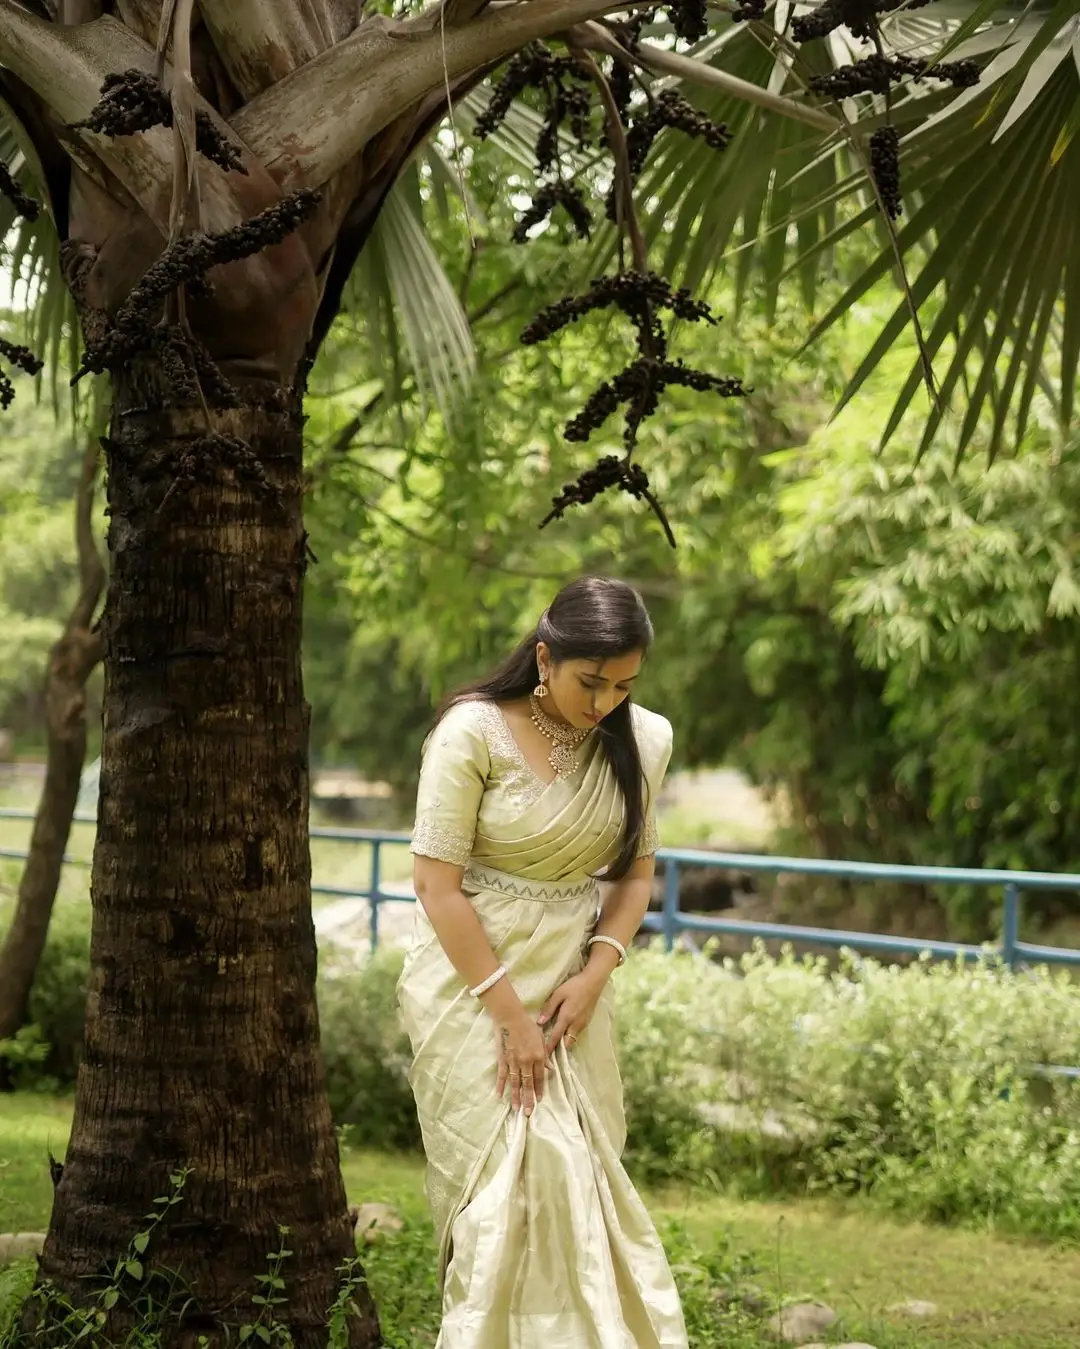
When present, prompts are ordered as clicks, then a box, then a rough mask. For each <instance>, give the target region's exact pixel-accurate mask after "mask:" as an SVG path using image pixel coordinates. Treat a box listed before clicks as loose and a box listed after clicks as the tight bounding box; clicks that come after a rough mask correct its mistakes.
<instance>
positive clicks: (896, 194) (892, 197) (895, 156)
mask: <svg viewBox="0 0 1080 1349" xmlns="http://www.w3.org/2000/svg"><path fill="white" fill-rule="evenodd" d="M870 172H871V173H872V174H873V176H874V182H875V183H876V185H877V190H878V193H879V194H880V196H881V201H882V205H883V206H884V207H885V210H886V212H887V214H888V215H889V217H890V218H891V219H893V220H896V219H897V217H898V216H900V215H901V213H902V212H903V209H904V204H903V202H902V201H901V198H900V133H899V132H898V131H897V129H896V127H894V126H882V127H878V129H877V130H876V131H875V132H874V134H873V135H872V136H871V137H870Z"/></svg>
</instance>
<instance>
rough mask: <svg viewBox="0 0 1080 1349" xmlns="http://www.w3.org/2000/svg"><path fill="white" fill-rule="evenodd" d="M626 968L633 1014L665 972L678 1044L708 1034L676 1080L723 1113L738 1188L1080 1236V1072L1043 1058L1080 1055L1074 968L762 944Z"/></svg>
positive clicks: (714, 1131) (1079, 992)
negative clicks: (815, 956)
mask: <svg viewBox="0 0 1080 1349" xmlns="http://www.w3.org/2000/svg"><path fill="white" fill-rule="evenodd" d="M657 966H659V967H660V968H659V969H657ZM625 974H626V978H625V980H624V983H623V986H622V990H621V991H622V994H623V1024H624V1025H625V1026H629V1027H631V1028H633V1027H636V1026H637V1025H638V1024H639V1022H640V1020H641V1019H642V1016H643V1014H644V1015H645V1016H646V1017H647V1012H646V1009H647V1008H648V1006H649V1004H650V1001H651V999H652V998H653V996H654V994H653V989H654V988H655V986H656V982H657V981H658V980H660V981H662V982H663V984H664V1001H665V1016H666V1018H667V1019H668V1021H669V1023H671V1022H673V1021H677V1019H678V1018H679V1017H680V1016H681V1018H682V1019H683V1023H684V1029H683V1031H682V1038H681V1041H680V1042H679V1043H678V1045H677V1049H676V1052H678V1053H680V1054H684V1053H686V1049H685V1045H686V1041H687V1037H688V1036H690V1037H693V1043H694V1045H695V1047H696V1051H697V1052H696V1054H695V1060H694V1061H696V1063H697V1064H698V1065H699V1069H698V1072H697V1074H696V1075H694V1074H687V1073H686V1071H685V1069H683V1070H682V1071H681V1072H680V1073H679V1074H678V1075H677V1082H676V1090H677V1091H678V1092H679V1094H680V1097H681V1098H682V1100H683V1102H684V1104H685V1102H686V1101H687V1100H689V1099H693V1101H694V1102H695V1104H696V1105H697V1107H698V1109H699V1110H701V1111H702V1112H703V1113H704V1114H705V1116H706V1118H708V1119H711V1120H712V1121H713V1123H712V1125H711V1127H710V1129H709V1131H708V1144H707V1146H708V1148H709V1149H711V1152H712V1156H713V1159H714V1160H713V1163H712V1164H713V1165H714V1166H715V1168H716V1171H717V1172H718V1173H719V1174H721V1175H723V1174H727V1175H728V1176H731V1177H733V1179H734V1181H735V1183H736V1184H738V1185H740V1186H742V1187H744V1188H746V1187H747V1186H751V1187H752V1186H755V1185H759V1184H760V1183H761V1181H762V1179H764V1180H765V1181H766V1182H767V1183H768V1184H770V1185H775V1184H776V1183H782V1184H786V1185H799V1186H807V1187H809V1188H811V1189H818V1190H828V1191H833V1192H846V1193H851V1192H860V1193H864V1194H868V1195H870V1196H872V1197H874V1198H876V1199H878V1200H879V1201H881V1202H883V1203H885V1204H888V1205H889V1206H891V1207H894V1208H896V1209H899V1210H903V1211H905V1212H907V1213H910V1214H913V1215H916V1216H920V1217H929V1218H935V1219H943V1220H971V1219H976V1220H987V1221H994V1222H997V1223H999V1224H1001V1225H1003V1226H1008V1227H1011V1228H1014V1229H1019V1230H1027V1231H1032V1232H1037V1233H1040V1234H1043V1235H1053V1236H1059V1237H1069V1238H1075V1237H1080V1168H1078V1167H1077V1161H1078V1159H1080V1085H1078V1084H1076V1083H1074V1082H1072V1081H1069V1080H1067V1079H1062V1078H1051V1079H1049V1080H1048V1079H1046V1078H1045V1077H1044V1076H1041V1075H1039V1073H1038V1072H1037V1071H1036V1070H1037V1068H1038V1065H1047V1064H1072V1063H1075V1062H1076V1060H1077V1048H1078V1046H1080V988H1078V987H1077V986H1076V985H1075V984H1073V983H1071V982H1070V980H1069V979H1068V977H1067V976H1066V975H1063V974H1062V975H1052V974H1048V973H1045V972H1032V973H1030V974H1025V975H1020V976H1017V975H1013V974H1010V973H1009V972H1007V971H1005V970H1003V969H996V968H994V967H991V966H980V967H977V968H975V969H963V968H960V967H957V966H952V965H942V964H932V963H930V962H920V963H917V964H915V965H912V966H909V967H907V968H900V967H897V966H882V965H879V964H876V963H875V962H872V961H859V960H856V959H854V958H851V959H850V960H848V961H847V962H846V963H845V964H844V965H843V966H842V967H841V968H840V969H839V970H832V969H830V968H829V966H828V965H827V964H826V962H825V961H824V960H820V959H819V960H812V959H807V960H801V961H799V960H795V959H794V958H792V957H787V958H784V959H781V960H779V961H774V960H772V959H770V958H768V957H767V956H765V955H763V954H760V953H758V954H755V955H752V956H749V957H747V958H746V959H744V960H743V961H742V962H740V964H739V965H738V966H737V967H736V966H734V965H732V964H728V965H726V966H722V967H717V966H713V965H708V964H706V963H705V962H702V961H695V960H691V959H684V958H678V957H676V958H674V959H673V958H671V957H667V956H663V955H660V954H659V953H647V954H645V955H643V956H641V957H639V959H638V960H636V961H634V962H632V963H631V965H630V967H629V969H628V970H627V971H626V972H625ZM736 976H737V977H736ZM636 1033H637V1032H636V1031H631V1034H636ZM629 1043H630V1046H632V1045H633V1043H634V1042H633V1040H631V1041H630V1042H629ZM632 1059H633V1053H632V1052H631V1053H630V1054H629V1055H627V1056H625V1057H624V1062H625V1063H626V1067H627V1079H628V1090H629V1092H630V1094H631V1096H632V1094H633V1089H634V1087H633V1084H634V1075H635V1072H636V1071H637V1070H636V1068H635V1066H634V1065H633V1063H632ZM627 1060H631V1061H627ZM684 1062H685V1060H684ZM755 1135H756V1136H755ZM681 1146H685V1144H682V1145H681ZM695 1147H696V1150H697V1154H698V1155H699V1156H700V1155H701V1154H702V1150H703V1149H704V1148H705V1147H706V1142H705V1140H704V1139H702V1138H700V1137H699V1138H698V1139H697V1140H696V1144H695ZM631 1155H632V1150H631ZM676 1156H677V1154H676Z"/></svg>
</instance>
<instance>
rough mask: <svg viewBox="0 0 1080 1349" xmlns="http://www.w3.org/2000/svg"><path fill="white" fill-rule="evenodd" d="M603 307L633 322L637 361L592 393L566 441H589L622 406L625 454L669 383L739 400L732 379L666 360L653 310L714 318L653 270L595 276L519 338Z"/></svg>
mask: <svg viewBox="0 0 1080 1349" xmlns="http://www.w3.org/2000/svg"><path fill="white" fill-rule="evenodd" d="M608 308H613V309H618V310H620V311H621V312H622V313H623V314H625V315H626V316H627V317H628V318H629V319H630V320H631V322H632V323H633V324H634V327H635V329H636V338H637V341H636V345H637V353H638V354H637V358H636V359H635V360H633V361H631V362H630V364H629V365H627V366H626V367H625V369H623V370H621V371H620V372H619V373H618V374H617V375H615V376H614V377H613V378H612V379H610V380H605V381H604V382H603V383H602V384H601V385H600V386H599V387H598V388H597V389H595V390H594V391H593V393H592V394H591V395H590V396H589V398H588V400H587V401H586V403H585V406H584V407H583V408H582V410H581V411H580V412H579V413H578V415H577V416H576V417H574V418H572V419H571V420H570V422H568V424H567V426H566V431H565V435H566V438H567V440H570V441H585V440H588V439H589V437H590V436H591V435H592V433H593V432H594V431H595V430H597V429H598V428H599V427H601V426H603V424H604V423H605V422H606V421H607V419H608V418H609V417H610V416H611V414H612V413H613V412H615V411H616V409H617V408H618V407H619V406H620V405H625V408H626V426H625V430H624V432H623V440H624V443H625V445H626V448H627V451H628V453H630V452H632V451H633V449H634V446H635V445H636V444H637V437H638V431H639V429H640V427H641V424H642V422H643V421H645V419H646V418H647V417H651V416H652V415H653V413H654V412H655V411H656V409H657V407H658V406H659V402H660V396H661V394H662V393H663V392H664V390H665V389H666V388H667V387H668V385H671V384H680V385H683V386H684V387H686V388H690V389H699V390H711V391H713V392H716V393H719V394H720V395H721V396H722V397H738V396H741V395H742V394H743V393H745V392H746V391H745V390H744V389H743V386H742V383H741V382H740V381H739V380H737V379H726V378H721V377H720V376H716V375H710V374H707V373H706V372H705V371H702V370H693V369H691V368H690V367H688V366H686V365H684V364H683V363H682V362H681V361H671V360H669V359H668V355H667V351H668V338H667V334H666V332H665V331H664V329H663V326H662V325H661V323H660V321H659V318H658V316H657V311H658V310H664V309H667V310H670V311H671V312H672V313H673V314H675V315H676V317H678V318H681V319H685V320H688V321H690V322H697V323H702V322H703V323H715V322H716V319H715V317H714V316H713V313H712V310H711V309H710V308H709V306H708V305H707V304H705V303H704V302H703V301H701V300H696V299H694V297H693V296H692V295H691V294H690V293H689V291H686V290H676V289H675V288H674V287H673V286H672V285H671V283H670V282H669V281H666V280H665V279H664V278H663V277H662V276H657V275H656V273H655V272H640V271H629V272H618V273H616V274H615V275H613V276H602V277H600V278H598V279H597V280H596V281H594V282H593V284H592V286H591V287H590V288H589V290H588V291H586V293H585V294H584V295H580V296H575V297H572V298H567V299H563V300H559V301H557V302H556V303H555V304H553V305H551V306H550V307H549V308H547V309H545V310H543V311H542V312H541V313H540V314H538V315H537V316H536V318H535V319H534V320H533V321H532V323H530V324H529V325H528V327H527V328H526V329H525V331H524V332H523V333H522V335H521V340H522V342H523V343H524V344H525V345H526V346H532V345H534V344H535V343H537V342H542V341H544V340H545V339H546V338H548V337H551V336H552V335H553V334H555V333H557V332H559V331H561V330H562V329H563V328H565V327H567V326H568V325H569V324H571V323H574V322H576V321H577V320H578V319H580V318H584V317H585V316H586V315H587V314H592V313H595V312H597V311H598V310H601V309H608Z"/></svg>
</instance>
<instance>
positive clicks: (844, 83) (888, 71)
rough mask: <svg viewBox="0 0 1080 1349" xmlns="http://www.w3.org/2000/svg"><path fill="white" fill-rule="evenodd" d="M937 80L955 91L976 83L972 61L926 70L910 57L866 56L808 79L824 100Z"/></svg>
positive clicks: (939, 65)
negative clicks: (905, 81)
mask: <svg viewBox="0 0 1080 1349" xmlns="http://www.w3.org/2000/svg"><path fill="white" fill-rule="evenodd" d="M905 79H912V80H939V81H941V82H942V83H944V84H951V85H952V86H953V87H954V88H956V89H967V88H970V87H971V85H973V84H978V82H979V67H978V66H977V65H976V63H975V62H974V61H942V62H940V63H939V64H938V65H936V66H929V67H928V66H927V65H926V64H925V62H922V61H917V60H915V58H914V57H911V56H881V55H876V56H868V57H866V58H865V59H864V60H862V61H856V62H854V63H853V64H852V65H848V66H839V67H838V68H837V69H836V70H827V71H824V72H823V73H822V74H819V75H812V76H811V77H810V81H809V83H810V88H811V89H812V90H813V91H814V93H815V94H821V95H823V96H825V97H826V98H835V99H842V98H853V97H855V95H857V94H887V93H888V92H889V90H890V89H892V88H893V86H894V85H896V84H899V83H900V81H901V80H905Z"/></svg>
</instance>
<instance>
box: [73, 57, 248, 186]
mask: <svg viewBox="0 0 1080 1349" xmlns="http://www.w3.org/2000/svg"><path fill="white" fill-rule="evenodd" d="M172 124H173V110H172V103H171V101H170V99H169V95H168V94H167V93H166V92H165V90H164V88H163V87H162V85H161V83H160V81H159V80H157V79H155V78H154V76H153V75H151V74H149V73H148V72H147V71H145V70H122V71H119V72H118V73H116V74H113V75H108V76H106V78H105V83H104V84H103V85H102V86H101V95H100V100H99V102H98V103H97V104H95V106H94V108H93V109H92V110H91V112H90V116H89V117H87V118H85V120H83V121H81V122H75V123H74V124H73V126H72V130H73V131H83V130H85V131H96V132H97V133H98V134H99V135H102V136H133V135H135V134H136V133H137V132H139V131H149V130H150V128H151V127H155V126H166V127H169V126H172ZM195 148H196V149H197V150H198V152H199V153H200V154H201V155H203V156H205V158H207V159H209V160H211V161H212V162H213V163H215V164H217V165H219V166H220V167H221V168H223V169H226V170H232V171H234V172H236V173H243V174H246V173H247V169H245V168H244V163H243V158H242V156H241V153H240V148H239V146H237V145H234V144H233V143H232V141H230V140H229V139H228V137H227V136H226V135H225V134H224V133H223V132H222V131H221V130H220V128H219V127H218V126H217V124H216V123H215V122H214V120H213V119H212V118H211V117H210V115H209V114H208V113H207V112H206V111H204V110H203V109H201V108H200V109H199V110H198V111H197V112H196V113H195Z"/></svg>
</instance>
